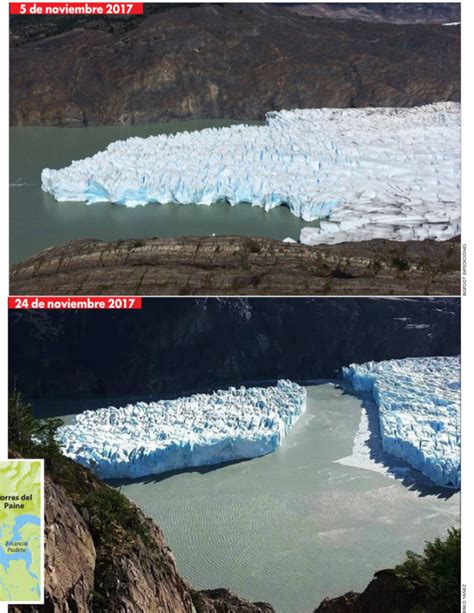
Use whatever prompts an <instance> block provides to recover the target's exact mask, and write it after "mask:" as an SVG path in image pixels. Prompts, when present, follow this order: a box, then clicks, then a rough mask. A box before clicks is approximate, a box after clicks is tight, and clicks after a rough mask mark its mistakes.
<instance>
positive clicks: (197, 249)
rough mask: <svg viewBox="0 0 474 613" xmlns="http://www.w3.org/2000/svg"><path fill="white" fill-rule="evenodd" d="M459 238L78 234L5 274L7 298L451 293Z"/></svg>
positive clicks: (457, 273)
mask: <svg viewBox="0 0 474 613" xmlns="http://www.w3.org/2000/svg"><path fill="white" fill-rule="evenodd" d="M459 266H460V243H459V240H457V239H453V240H450V241H442V242H441V241H433V240H425V241H420V242H416V241H407V242H404V243H401V242H394V241H386V240H372V241H361V242H358V243H343V244H339V245H317V246H313V247H309V246H305V245H299V244H291V243H284V242H282V241H275V240H272V239H265V238H242V237H235V236H230V237H229V236H227V237H226V236H219V237H203V238H201V237H189V238H153V239H140V240H127V241H117V242H110V243H107V242H102V241H97V240H79V241H72V242H70V243H66V244H65V245H62V246H60V247H51V248H49V249H46V250H45V251H42V252H41V253H39V254H38V255H35V256H33V257H31V258H29V259H28V260H25V261H24V262H21V263H19V264H15V265H14V266H13V267H12V268H11V272H10V293H11V294H12V295H30V294H31V295H61V296H66V295H73V294H76V295H77V294H80V295H87V294H90V295H99V294H109V295H144V296H155V295H158V296H159V295H168V296H173V295H209V296H212V295H262V296H264V295H269V296H285V295H321V294H332V295H391V294H394V295H456V294H459V291H460V269H459Z"/></svg>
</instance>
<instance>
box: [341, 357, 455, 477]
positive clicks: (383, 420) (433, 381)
mask: <svg viewBox="0 0 474 613" xmlns="http://www.w3.org/2000/svg"><path fill="white" fill-rule="evenodd" d="M460 369H461V365H460V359H459V357H431V358H406V359H402V360H387V361H384V362H367V363H365V364H351V365H350V366H348V367H344V368H343V370H342V374H343V378H344V379H346V380H347V381H349V382H350V383H351V384H352V386H353V388H354V389H355V390H358V391H366V392H371V394H372V396H373V399H374V401H375V403H376V405H377V407H378V415H379V423H380V436H381V439H382V446H383V449H384V451H386V452H387V453H390V454H392V455H394V456H396V457H398V458H401V459H402V460H405V461H406V462H408V463H409V464H411V466H413V467H414V468H416V469H417V470H419V471H421V472H422V473H423V474H424V475H425V476H427V477H428V478H429V479H430V480H431V481H432V482H433V483H435V484H436V485H439V486H443V487H449V488H455V489H458V488H459V487H460V483H461V474H460V462H461V458H460V402H461V391H460Z"/></svg>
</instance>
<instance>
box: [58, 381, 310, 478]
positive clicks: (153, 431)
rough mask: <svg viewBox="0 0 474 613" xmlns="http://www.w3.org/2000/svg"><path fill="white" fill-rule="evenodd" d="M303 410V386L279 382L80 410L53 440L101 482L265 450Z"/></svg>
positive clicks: (276, 442) (244, 456) (271, 448)
mask: <svg viewBox="0 0 474 613" xmlns="http://www.w3.org/2000/svg"><path fill="white" fill-rule="evenodd" d="M305 409H306V390H305V388H304V387H300V386H299V385H297V384H296V383H293V382H291V381H287V380H283V379H282V380H280V381H278V384H277V385H276V386H273V387H263V388H260V387H251V388H245V387H240V388H234V387H231V388H230V389H229V390H226V391H222V390H220V391H216V392H214V393H213V394H194V395H193V396H190V397H187V398H178V399H176V400H161V401H158V402H151V403H146V402H138V403H137V404H134V405H131V404H129V405H127V406H125V407H120V408H116V407H107V408H104V409H98V410H96V411H85V412H84V413H81V414H79V415H77V416H76V418H75V420H74V423H72V424H71V425H68V426H62V427H61V428H60V429H59V431H58V435H57V436H58V441H59V443H60V444H61V446H62V448H63V453H64V454H65V455H66V456H68V457H70V458H72V459H73V460H75V461H76V462H79V463H80V464H83V465H84V466H88V467H89V468H93V469H94V470H95V471H96V472H97V473H98V474H99V475H100V476H102V477H104V478H114V477H142V476H145V475H151V474H158V473H162V472H166V471H170V470H177V469H182V468H188V467H193V466H208V465H211V464H219V463H221V462H229V461H232V460H240V459H248V458H253V457H257V456H261V455H265V454H267V453H270V452H271V451H274V450H275V449H276V448H277V447H278V446H279V445H280V444H281V443H282V441H283V439H284V438H285V436H286V434H287V432H288V431H289V430H290V428H291V427H292V426H293V425H294V423H295V422H296V420H297V419H298V418H299V416H300V415H301V414H302V413H303V412H304V411H305Z"/></svg>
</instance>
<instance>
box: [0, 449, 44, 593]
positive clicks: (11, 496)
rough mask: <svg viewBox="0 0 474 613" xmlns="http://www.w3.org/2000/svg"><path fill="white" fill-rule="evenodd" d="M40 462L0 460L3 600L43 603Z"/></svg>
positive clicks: (0, 575) (0, 543) (0, 591)
mask: <svg viewBox="0 0 474 613" xmlns="http://www.w3.org/2000/svg"><path fill="white" fill-rule="evenodd" d="M42 474H43V467H42V462H41V460H4V461H0V601H6V602H14V603H41V602H42V598H43V589H42V557H43V556H42V552H43V529H42V518H41V514H42V496H43V482H42V481H43V477H42Z"/></svg>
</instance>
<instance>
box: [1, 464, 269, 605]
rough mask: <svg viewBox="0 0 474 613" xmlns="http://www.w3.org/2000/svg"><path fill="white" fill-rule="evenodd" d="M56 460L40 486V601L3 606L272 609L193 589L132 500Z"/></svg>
mask: <svg viewBox="0 0 474 613" xmlns="http://www.w3.org/2000/svg"><path fill="white" fill-rule="evenodd" d="M55 462H56V464H55V466H54V470H55V472H56V473H57V475H56V476H55V479H54V480H53V479H51V477H50V476H47V477H46V487H45V500H46V513H45V532H46V555H45V604H44V605H42V606H41V605H40V606H26V605H25V606H20V605H17V606H12V607H10V613H144V612H146V613H201V612H202V613H274V609H273V607H272V606H271V605H268V604H264V603H255V604H252V603H250V602H248V601H246V600H242V599H240V598H239V597H238V596H236V595H235V594H233V593H232V592H229V591H228V590H224V589H219V590H209V591H204V592H199V591H195V590H193V589H192V587H191V586H189V584H187V583H186V582H185V581H184V580H183V579H182V578H181V576H180V575H179V573H178V571H177V569H176V564H175V561H174V557H173V554H172V553H171V551H170V550H169V549H168V547H167V545H166V543H165V540H164V537H163V533H162V532H161V530H160V529H159V528H158V526H156V524H154V523H153V521H152V520H151V519H148V518H146V517H145V516H144V515H143V513H142V512H141V510H140V509H139V508H138V507H137V506H135V505H134V504H133V503H131V502H130V501H127V500H126V499H124V498H123V497H121V496H120V495H119V494H118V493H116V492H114V491H113V490H111V489H110V488H109V487H108V486H107V485H105V484H104V483H103V482H101V481H100V480H99V479H97V478H96V477H94V476H93V475H92V474H91V473H90V472H89V471H88V470H86V469H84V468H82V467H80V466H79V465H77V464H75V463H74V462H71V461H70V460H66V459H65V458H60V457H59V458H57V459H56V460H55ZM57 481H62V482H64V484H65V487H63V486H62V485H59V483H58V482H57ZM111 494H113V497H112V498H110V496H111ZM107 499H110V500H111V501H113V502H112V514H111V513H110V508H109V509H108V508H107V504H104V502H103V501H105V502H106V501H107ZM115 505H120V511H118V510H117V511H116V513H115Z"/></svg>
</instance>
